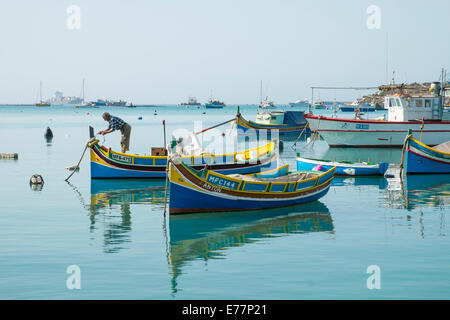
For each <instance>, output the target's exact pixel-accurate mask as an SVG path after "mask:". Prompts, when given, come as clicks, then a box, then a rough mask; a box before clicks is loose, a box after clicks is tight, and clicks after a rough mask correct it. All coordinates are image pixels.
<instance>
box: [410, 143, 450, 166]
mask: <svg viewBox="0 0 450 320" xmlns="http://www.w3.org/2000/svg"><path fill="white" fill-rule="evenodd" d="M405 172H406V173H407V174H437V173H440V174H442V173H446V174H448V173H450V153H445V152H442V151H439V150H435V149H433V148H431V147H429V146H427V145H425V144H423V143H421V142H419V141H417V140H415V139H414V138H409V140H408V142H407V145H406V157H405Z"/></svg>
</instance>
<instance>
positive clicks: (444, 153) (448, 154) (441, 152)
mask: <svg viewBox="0 0 450 320" xmlns="http://www.w3.org/2000/svg"><path fill="white" fill-rule="evenodd" d="M410 139H411V140H413V141H414V142H415V143H417V144H419V145H421V146H422V147H424V148H426V149H430V150H433V151H434V152H437V153H440V154H443V155H446V156H450V153H447V152H443V151H439V150H436V149H433V148H431V147H429V146H427V145H426V144H423V143H422V142H420V141H417V140H416V139H414V138H413V137H410Z"/></svg>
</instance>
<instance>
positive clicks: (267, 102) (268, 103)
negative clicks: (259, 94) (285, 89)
mask: <svg viewBox="0 0 450 320" xmlns="http://www.w3.org/2000/svg"><path fill="white" fill-rule="evenodd" d="M259 107H260V108H265V109H273V108H276V106H275V104H274V103H273V101H270V100H269V97H266V100H264V101H261V104H260V105H259Z"/></svg>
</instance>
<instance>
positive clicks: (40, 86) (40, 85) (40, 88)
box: [39, 80, 42, 103]
mask: <svg viewBox="0 0 450 320" xmlns="http://www.w3.org/2000/svg"><path fill="white" fill-rule="evenodd" d="M39 102H41V103H42V80H40V81H39Z"/></svg>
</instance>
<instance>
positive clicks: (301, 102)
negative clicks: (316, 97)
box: [289, 99, 309, 108]
mask: <svg viewBox="0 0 450 320" xmlns="http://www.w3.org/2000/svg"><path fill="white" fill-rule="evenodd" d="M289 106H290V107H291V108H308V106H309V101H308V100H307V99H305V100H296V101H295V102H289Z"/></svg>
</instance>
